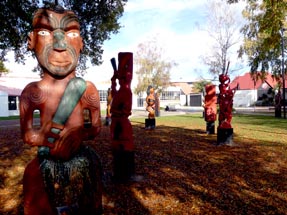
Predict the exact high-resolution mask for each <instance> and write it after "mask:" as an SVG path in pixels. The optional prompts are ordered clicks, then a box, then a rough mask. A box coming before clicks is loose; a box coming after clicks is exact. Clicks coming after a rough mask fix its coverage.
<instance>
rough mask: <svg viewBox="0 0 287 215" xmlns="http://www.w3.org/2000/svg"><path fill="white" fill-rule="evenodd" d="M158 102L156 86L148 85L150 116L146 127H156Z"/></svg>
mask: <svg viewBox="0 0 287 215" xmlns="http://www.w3.org/2000/svg"><path fill="white" fill-rule="evenodd" d="M158 101H159V100H158ZM156 102H157V101H156V97H155V92H154V88H153V87H152V86H148V88H147V97H146V105H147V106H146V110H147V111H148V118H147V119H145V129H154V128H155V114H156Z"/></svg>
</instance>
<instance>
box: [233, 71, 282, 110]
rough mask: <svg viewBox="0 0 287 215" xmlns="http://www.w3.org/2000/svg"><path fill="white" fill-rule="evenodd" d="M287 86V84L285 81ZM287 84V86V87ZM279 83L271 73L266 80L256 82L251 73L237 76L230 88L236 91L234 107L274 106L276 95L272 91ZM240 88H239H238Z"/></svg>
mask: <svg viewBox="0 0 287 215" xmlns="http://www.w3.org/2000/svg"><path fill="white" fill-rule="evenodd" d="M285 83H286V84H287V82H286V81H285ZM286 84H285V86H287V85H286ZM276 85H277V82H276V81H275V79H274V78H273V77H272V75H271V74H270V73H267V76H266V80H264V81H262V80H257V81H254V80H253V79H252V77H251V75H250V73H249V72H247V73H245V74H244V75H242V76H237V77H236V78H234V80H233V81H232V82H231V83H230V85H229V86H230V88H231V89H233V88H234V89H235V88H237V90H236V93H235V95H234V97H233V106H234V107H253V106H255V105H256V106H269V105H272V101H273V97H274V94H272V89H273V88H276ZM237 86H238V87H237Z"/></svg>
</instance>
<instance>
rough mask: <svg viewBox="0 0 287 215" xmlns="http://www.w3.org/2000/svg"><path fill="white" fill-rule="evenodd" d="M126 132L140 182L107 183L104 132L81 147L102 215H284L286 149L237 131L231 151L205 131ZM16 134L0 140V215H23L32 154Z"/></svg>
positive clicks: (106, 130) (162, 128)
mask: <svg viewBox="0 0 287 215" xmlns="http://www.w3.org/2000/svg"><path fill="white" fill-rule="evenodd" d="M133 131H134V141H135V146H136V150H135V161H136V173H137V174H138V175H141V176H143V180H142V181H140V182H136V183H129V184H114V183H112V181H111V180H110V177H109V176H110V175H111V173H112V155H111V149H110V132H109V127H103V129H102V132H101V134H100V135H99V136H98V137H97V139H96V141H95V142H94V141H88V142H87V143H86V144H88V145H91V146H93V147H94V148H95V149H96V151H97V153H98V155H99V156H100V158H101V160H102V165H103V170H104V176H105V177H104V195H103V206H104V214H108V215H110V214H118V215H121V214H123V215H129V214H131V215H135V214H137V215H141V214H143V215H144V214H146V215H150V214H157V215H158V214H286V211H287V194H286V190H287V169H286V163H287V157H286V146H285V147H282V146H281V145H280V147H279V146H277V147H270V146H272V145H273V144H274V143H273V142H266V143H265V144H259V143H256V142H254V140H252V139H247V138H245V139H243V138H241V137H240V136H237V135H236V132H235V135H234V139H235V145H234V146H226V145H221V146H216V145H215V143H216V135H207V134H206V132H205V130H204V128H203V129H197V128H196V129H187V128H179V127H172V126H163V125H159V126H158V127H157V128H156V129H155V130H152V131H149V130H145V129H143V124H142V123H133ZM17 132H19V131H15V130H14V131H7V134H5V135H4V136H3V134H1V138H0V140H1V146H3V147H2V149H3V150H4V151H1V152H3V153H1V152H0V153H1V172H0V180H1V183H2V182H3V185H2V186H0V189H1V190H0V191H1V192H0V193H1V195H0V197H1V198H0V208H1V209H0V213H1V214H6V215H7V214H10V215H12V214H22V207H21V206H22V205H21V204H22V187H21V183H22V174H23V171H24V168H25V165H26V164H27V163H28V162H29V161H30V160H32V158H33V157H34V156H35V153H36V152H35V151H33V150H31V149H30V147H29V146H25V145H21V140H20V136H19V134H18V133H17ZM1 133H2V130H1ZM8 133H9V134H10V135H8ZM7 135H8V136H9V137H12V136H13V138H10V139H11V140H9V138H8V136H7ZM11 135H12V136H11ZM250 135H252V133H251V134H250ZM4 137H5V138H4ZM12 139H14V140H12ZM274 145H275V146H276V143H275V144H274ZM6 147H8V148H10V150H8V149H7V148H6ZM4 152H5V153H4Z"/></svg>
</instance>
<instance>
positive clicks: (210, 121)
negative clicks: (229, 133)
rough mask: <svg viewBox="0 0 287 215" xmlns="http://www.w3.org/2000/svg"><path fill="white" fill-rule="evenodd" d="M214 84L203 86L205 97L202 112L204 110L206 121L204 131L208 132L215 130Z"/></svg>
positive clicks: (211, 132) (212, 132) (215, 101)
mask: <svg viewBox="0 0 287 215" xmlns="http://www.w3.org/2000/svg"><path fill="white" fill-rule="evenodd" d="M215 89H216V88H215V85H206V86H205V92H206V95H205V98H204V103H205V104H204V112H205V115H204V116H205V121H206V132H207V133H208V134H214V133H215V132H214V130H215V125H214V123H215V121H216V114H217V110H216V103H217V98H216V90H215Z"/></svg>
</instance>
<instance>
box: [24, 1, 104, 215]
mask: <svg viewBox="0 0 287 215" xmlns="http://www.w3.org/2000/svg"><path fill="white" fill-rule="evenodd" d="M28 48H29V49H30V50H32V51H34V53H35V55H36V57H37V60H38V62H39V65H40V66H41V68H42V71H43V78H42V79H41V80H40V81H38V82H32V83H30V84H28V85H27V86H26V87H25V89H24V90H23V92H22V95H21V100H20V116H21V117H20V123H21V134H22V138H23V141H24V143H27V144H29V145H31V146H38V147H39V150H38V156H37V157H36V158H35V159H34V160H32V161H31V162H30V163H29V164H28V165H27V167H26V169H25V173H24V178H23V190H24V214H25V215H54V214H101V210H102V202H101V195H102V194H101V165H100V162H99V159H98V157H97V155H96V153H95V152H94V151H93V150H92V149H91V148H90V147H84V146H83V145H82V143H83V141H84V140H88V139H93V138H94V137H95V136H96V135H97V134H98V133H99V132H100V127H101V120H100V119H101V118H100V100H99V94H98V91H97V89H96V87H95V86H94V85H93V84H92V83H91V82H88V81H85V80H83V79H81V78H78V77H76V75H75V69H76V66H77V64H78V58H79V55H80V52H81V50H82V48H83V42H82V38H81V36H80V25H79V22H78V18H77V16H76V15H75V14H74V13H73V12H72V11H68V10H64V9H63V8H61V7H60V6H56V7H55V8H49V9H44V8H43V9H39V10H37V11H36V13H35V14H34V18H33V31H32V32H31V33H30V35H29V41H28ZM35 110H38V111H39V112H40V126H39V127H38V126H35V125H33V113H34V111H35ZM87 118H88V119H87Z"/></svg>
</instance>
